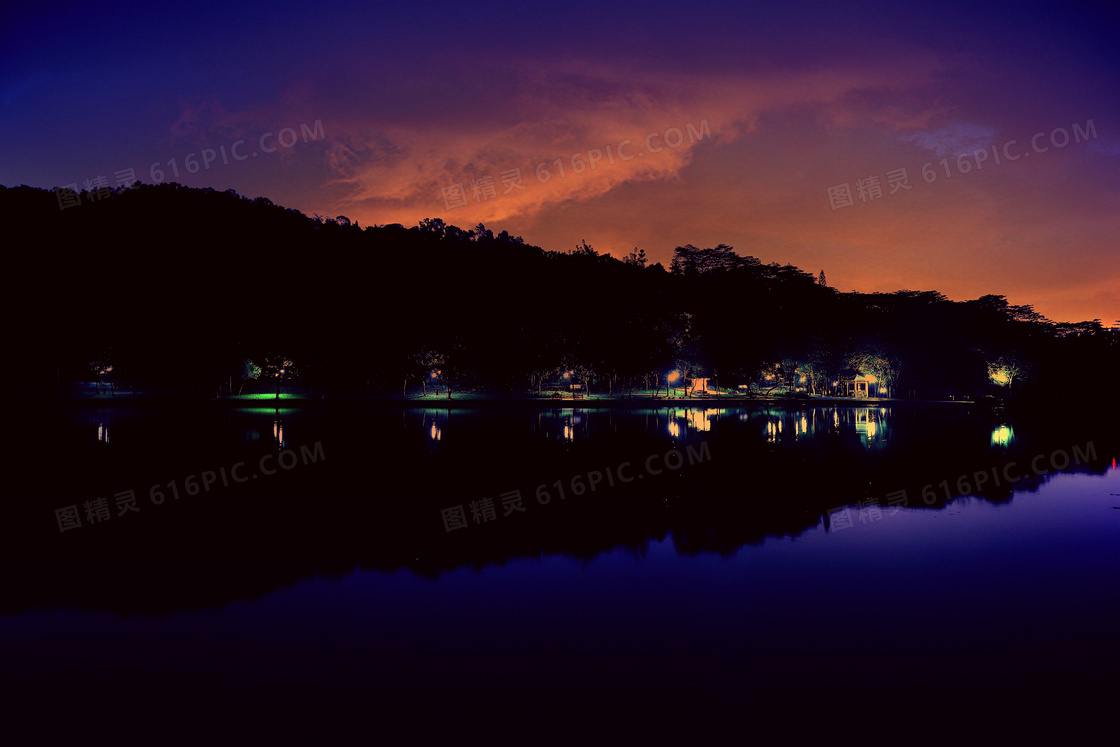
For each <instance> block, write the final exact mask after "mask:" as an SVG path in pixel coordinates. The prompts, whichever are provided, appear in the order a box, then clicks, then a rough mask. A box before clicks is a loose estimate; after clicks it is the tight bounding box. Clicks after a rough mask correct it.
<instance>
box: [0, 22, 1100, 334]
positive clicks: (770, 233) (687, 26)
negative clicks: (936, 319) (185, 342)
mask: <svg viewBox="0 0 1120 747" xmlns="http://www.w3.org/2000/svg"><path fill="white" fill-rule="evenodd" d="M1113 6H1114V4H1112V3H1103V2H1101V3H1090V2H1073V3H1070V2H1062V3H1015V4H999V5H995V4H988V5H985V6H983V7H982V8H977V7H976V4H975V3H963V2H938V3H922V4H915V3H907V4H899V3H861V4H853V5H846V6H840V5H838V4H836V3H804V2H782V3H767V4H753V3H715V4H713V3H704V4H701V5H697V6H687V5H682V4H680V3H659V2H643V3H635V4H632V5H626V6H621V5H614V6H610V7H604V6H602V5H600V4H598V3H570V2H569V3H564V4H562V5H556V4H551V5H548V6H542V7H530V6H529V5H528V4H525V3H509V4H508V5H507V6H506V7H501V6H499V5H496V4H489V5H486V6H484V7H479V6H476V5H474V4H470V3H456V4H451V3H409V4H403V3H398V4H393V5H391V6H390V5H385V6H381V5H379V4H367V3H357V2H354V3H317V4H309V3H288V2H272V3H268V4H257V3H250V4H235V3H208V2H203V3H194V4H191V5H190V6H182V7H181V8H180V7H179V6H175V7H173V8H158V7H154V4H149V3H118V4H111V5H110V6H109V7H106V6H104V5H97V4H89V3H81V4H78V3H67V2H62V3H52V4H46V5H40V6H35V7H31V8H28V9H23V10H15V11H12V10H5V11H4V13H5V22H4V24H3V27H2V28H0V184H4V185H7V186H14V185H19V184H28V185H32V186H38V187H45V188H53V187H56V186H64V185H69V184H76V185H77V186H78V187H79V188H80V187H83V186H85V182H86V180H91V182H93V183H96V181H97V179H98V178H99V177H104V178H105V179H106V180H107V182H108V183H109V184H110V185H111V186H112V185H115V184H116V182H117V180H118V172H124V171H126V170H128V169H132V170H133V172H134V173H135V176H136V178H138V179H140V180H141V181H144V182H151V181H153V180H154V178H153V176H154V175H155V176H158V175H159V174H160V172H162V178H163V179H165V180H174V181H179V182H181V183H183V184H187V185H190V186H199V187H202V186H209V187H214V188H215V189H220V190H224V189H229V188H233V189H236V190H237V191H238V192H240V193H242V194H245V195H247V196H249V197H256V196H258V195H263V196H266V197H269V198H270V199H272V200H273V201H274V202H277V203H280V204H283V205H286V206H289V207H295V208H298V209H300V210H302V211H304V212H306V213H309V214H311V213H318V214H320V215H323V216H330V217H333V216H337V215H347V216H349V217H350V218H351V219H353V220H357V221H359V222H361V223H362V224H363V225H365V224H373V223H378V224H381V223H404V224H406V225H412V224H415V223H416V222H417V221H419V220H420V219H422V218H427V217H440V218H443V219H444V220H446V221H448V222H449V223H454V224H456V225H459V226H463V227H472V226H474V225H475V224H477V223H479V222H485V223H486V224H487V226H488V227H490V228H492V229H494V230H501V229H505V230H508V231H510V232H511V233H514V234H519V235H521V236H523V237H524V238H525V239H526V240H527V241H529V242H530V243H534V244H538V245H540V246H543V247H544V248H546V249H555V250H561V251H566V250H568V249H570V248H572V247H573V246H574V245H575V244H576V243H578V242H579V241H581V240H586V241H587V242H588V243H590V244H591V245H592V246H594V247H596V248H597V249H599V250H602V251H609V252H611V253H612V254H615V255H616V256H617V255H619V254H622V253H625V252H628V251H630V250H631V249H633V248H634V247H635V246H637V247H641V248H643V249H645V251H646V253H647V254H648V255H649V256H650V258H651V259H652V260H654V261H662V262H666V263H667V262H668V260H669V259H670V257H671V255H672V250H673V248H674V247H675V246H678V245H681V244H685V243H691V244H695V245H697V246H711V245H715V244H717V243H727V244H730V245H732V246H734V247H735V248H736V250H737V251H739V252H740V253H743V254H752V255H755V256H757V257H759V258H760V259H762V260H763V261H764V262H775V261H776V262H781V263H786V262H789V263H792V264H795V265H798V266H800V267H801V268H802V269H805V270H808V271H810V272H813V273H816V272H818V271H819V270H822V269H823V270H824V271H825V272H826V274H827V276H828V280H829V284H830V285H833V286H834V287H837V288H839V289H840V290H861V291H892V290H899V289H911V290H939V291H941V292H943V293H945V294H947V295H948V296H949V297H950V298H954V299H958V300H964V299H969V298H976V297H978V296H980V295H983V294H985V293H997V294H1002V295H1006V296H1007V297H1008V299H1009V300H1010V301H1011V302H1012V303H1017V304H1028V303H1029V304H1033V305H1034V306H1035V308H1036V309H1037V310H1038V311H1040V312H1041V313H1043V314H1045V315H1046V316H1048V317H1050V318H1052V319H1054V320H1056V321H1081V320H1086V319H1094V318H1099V319H1101V320H1102V321H1103V322H1104V323H1105V324H1114V323H1116V322H1117V320H1120V242H1118V237H1120V95H1117V91H1120V33H1118V32H1120V10H1113V9H1111V8H1112V7H1113ZM285 128H290V130H285ZM1038 133H1041V135H1039V136H1038V138H1037V139H1035V140H1034V145H1032V138H1035V136H1036V134H1038ZM262 136H263V142H262ZM690 136H691V137H690ZM1067 138H1068V142H1067V141H1066V139H1067ZM647 139H648V144H647ZM239 141H243V142H240V144H239V145H237V148H236V152H234V151H232V150H231V148H232V147H233V146H234V144H235V143H238V142H239ZM626 141H629V142H626ZM620 143H621V144H622V145H621V148H620ZM284 146H290V147H284ZM207 151H211V152H212V153H213V156H212V157H211V158H209V159H208V158H207V155H206V152H207ZM978 151H979V153H978ZM191 154H194V156H193V158H190V156H191ZM961 154H965V155H964V157H959V156H961ZM981 154H983V155H981ZM235 155H236V156H239V157H240V158H242V159H244V160H238V158H236V157H235ZM997 157H998V159H999V162H998V163H997V162H996V159H997ZM557 159H559V163H557ZM943 159H945V160H943ZM172 160H174V165H172V163H171V162H172ZM188 160H189V161H190V164H189V166H190V167H193V166H194V162H195V161H196V160H197V161H198V163H199V164H202V163H203V162H204V160H208V161H209V162H208V163H206V164H205V167H202V166H201V165H200V167H199V168H198V170H197V172H195V173H188ZM591 161H595V163H594V168H590V167H589V163H590V162H591ZM927 164H928V166H926V165H927ZM153 165H155V166H156V168H157V171H155V172H154V175H153V169H152V167H153ZM923 167H925V168H923ZM175 169H177V170H178V171H179V176H178V177H175V176H174V173H173V172H174V170H175ZM546 170H547V181H545V177H546V173H545V171H546ZM901 170H905V177H906V181H905V184H906V185H908V186H909V189H906V188H905V186H903V183H902V182H900V178H901V177H902V176H903V174H902V171H901ZM561 172H562V173H561ZM125 176H126V174H121V175H120V177H119V178H124V177H125ZM518 177H520V179H519V180H518ZM876 180H877V182H878V184H877V185H876V183H875V182H876ZM845 185H846V189H847V192H846V191H845ZM834 188H835V189H834ZM830 190H831V192H830ZM877 190H881V192H879V191H877ZM892 190H893V192H892ZM849 193H850V203H851V204H847V203H848V202H849V198H848V194H849ZM71 209H79V208H71Z"/></svg>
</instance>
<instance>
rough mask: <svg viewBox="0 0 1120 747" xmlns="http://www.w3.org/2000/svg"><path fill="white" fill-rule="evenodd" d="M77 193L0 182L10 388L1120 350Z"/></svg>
mask: <svg viewBox="0 0 1120 747" xmlns="http://www.w3.org/2000/svg"><path fill="white" fill-rule="evenodd" d="M78 197H79V199H80V204H76V205H72V206H67V207H65V208H63V207H60V199H59V196H58V195H57V194H56V193H55V192H52V191H47V190H40V189H33V188H29V187H16V188H5V187H0V215H2V216H3V219H4V223H5V226H6V227H7V228H6V235H5V237H4V243H5V245H6V246H7V247H8V251H7V252H6V255H7V264H8V271H7V273H6V278H7V283H6V285H7V287H6V289H5V297H6V298H7V305H8V308H7V312H8V315H7V316H8V326H9V330H10V331H11V334H10V335H9V338H10V339H9V342H8V345H7V346H6V347H7V356H6V357H7V358H8V364H7V365H6V366H5V369H6V370H5V377H6V378H8V379H10V380H11V382H12V385H13V386H15V387H17V388H18V389H19V390H22V391H24V392H25V393H36V392H40V393H41V392H50V391H53V390H54V389H56V388H57V387H58V386H59V385H60V383H65V382H69V381H81V380H90V379H91V375H92V373H96V372H95V371H92V369H99V370H101V371H105V370H106V369H108V368H109V367H110V366H111V376H112V378H113V380H114V381H117V382H120V383H122V384H129V385H138V386H141V387H144V388H146V389H163V390H168V391H172V390H174V391H194V392H198V391H201V392H216V391H220V390H221V387H222V386H223V385H224V386H226V387H227V389H228V388H229V387H230V385H229V382H230V381H231V380H240V381H244V380H245V379H246V378H247V377H252V376H254V375H258V376H259V374H260V373H261V370H262V367H263V369H264V370H265V371H266V372H267V370H268V369H269V366H279V365H286V367H287V368H286V371H287V372H288V373H289V374H296V375H298V378H299V381H300V382H302V385H304V386H307V387H311V388H313V389H315V390H317V391H323V392H337V393H339V394H344V393H357V392H361V393H365V392H367V391H371V392H382V393H386V394H390V393H396V394H398V395H399V394H400V393H401V392H402V391H403V388H404V387H407V386H408V385H409V384H408V382H409V381H412V382H415V381H418V380H419V379H420V378H422V377H424V376H427V375H429V372H430V370H432V369H433V368H437V369H438V370H439V372H440V374H439V375H440V377H441V380H443V381H445V382H446V383H448V384H451V385H453V386H454V387H455V388H456V389H485V390H493V391H524V390H530V389H533V388H536V387H537V386H538V383H539V382H540V381H542V380H545V381H547V380H548V379H549V377H555V375H556V374H557V372H559V371H562V370H563V371H572V372H574V374H573V375H574V376H576V377H577V378H583V379H585V380H587V381H588V382H589V384H590V385H592V386H594V387H596V388H598V389H599V390H600V391H602V390H606V389H608V388H609V389H611V390H612V391H619V390H621V389H623V388H625V387H626V386H628V385H631V384H641V383H642V382H643V381H644V382H645V383H646V384H647V385H648V383H649V381H650V379H651V377H656V376H658V375H660V376H664V374H665V372H666V371H667V370H669V369H676V370H678V371H681V372H682V373H683V375H684V376H685V377H698V376H707V377H713V378H714V379H716V381H718V382H719V384H720V385H721V386H735V385H738V384H749V385H753V386H759V385H760V382H773V381H786V382H793V381H799V380H800V377H802V376H804V377H806V380H807V382H808V384H807V387H808V388H810V389H812V390H813V391H823V390H824V389H825V388H826V387H827V384H828V383H829V382H831V381H834V380H836V379H838V378H840V377H842V376H845V375H849V374H850V373H851V372H853V371H862V372H864V373H874V374H875V375H876V376H877V378H879V379H880V381H882V382H884V383H885V384H888V385H889V386H890V388H891V389H892V394H894V395H896V396H900V397H918V398H923V397H933V396H939V395H942V394H944V393H945V392H956V393H958V394H961V395H965V394H967V395H970V396H976V395H979V394H982V393H985V392H988V391H992V392H997V393H1000V394H1002V395H1009V394H1010V395H1015V396H1030V395H1032V394H1034V395H1045V396H1048V397H1059V398H1060V397H1063V396H1066V395H1070V394H1074V393H1075V390H1074V388H1073V387H1071V382H1072V380H1073V379H1077V380H1078V384H1079V387H1078V389H1077V390H1076V393H1084V389H1083V387H1084V386H1085V385H1087V384H1088V383H1089V382H1091V381H1097V382H1103V381H1107V380H1109V379H1110V377H1112V378H1114V377H1115V373H1116V371H1117V368H1118V359H1120V329H1118V328H1116V327H1112V328H1109V327H1107V326H1102V325H1101V323H1100V321H1099V320H1094V321H1091V322H1084V323H1080V324H1055V323H1052V322H1049V321H1048V320H1046V319H1044V318H1042V317H1041V316H1039V315H1038V314H1036V313H1035V312H1034V311H1033V310H1032V309H1031V307H1029V306H1012V305H1009V304H1008V303H1007V301H1006V299H1005V298H1003V297H1002V296H995V295H989V296H984V297H982V298H980V299H977V300H972V301H966V302H953V301H949V300H947V299H946V298H945V297H944V296H943V295H941V294H940V293H937V292H934V291H924V292H917V291H907V290H903V291H899V292H896V293H890V294H861V293H840V292H838V291H836V290H834V289H832V288H830V287H828V286H827V285H824V284H822V283H820V282H819V280H818V277H817V276H815V275H814V274H813V273H810V272H804V271H802V270H799V269H798V268H796V267H792V266H790V265H784V266H782V265H777V264H763V263H761V262H760V261H759V260H758V259H756V258H754V257H747V256H740V255H738V254H736V253H735V251H734V250H733V249H732V248H731V247H728V246H724V245H720V246H717V247H711V248H697V247H693V246H691V245H689V246H683V247H678V248H677V249H676V251H675V256H674V260H673V262H672V264H671V266H670V267H669V268H665V267H663V266H662V265H660V264H653V265H650V264H649V263H647V262H646V260H645V256H644V252H641V251H640V250H636V251H635V252H633V253H631V254H630V255H629V256H627V257H625V258H623V259H615V258H613V257H610V256H608V255H604V254H600V253H598V252H596V251H595V250H594V249H593V248H592V247H590V246H588V245H587V244H586V243H584V244H582V245H581V246H579V247H576V248H575V249H574V250H572V251H570V252H547V251H543V250H542V249H540V248H539V247H536V246H532V245H529V244H526V243H525V242H524V241H522V239H520V238H519V237H515V236H510V235H509V234H507V233H506V232H504V231H502V232H500V233H497V234H495V233H493V232H492V231H491V230H488V229H486V228H485V227H483V226H477V227H475V228H474V229H471V230H464V229H461V228H458V227H455V226H451V225H447V224H445V223H443V222H442V221H440V220H438V219H437V220H428V221H423V222H422V223H421V224H420V225H418V226H414V227H411V228H405V227H403V226H400V225H388V226H359V225H357V224H356V223H352V222H351V221H349V220H348V219H347V218H345V217H343V216H339V217H337V218H327V219H323V218H320V217H318V216H316V217H313V218H312V217H308V216H305V215H303V214H302V213H300V212H298V211H296V210H291V209H285V208H283V207H280V206H278V205H274V204H273V203H271V202H270V201H269V200H267V199H264V198H257V199H255V200H251V199H248V198H245V197H242V196H240V195H238V194H236V193H234V192H233V191H232V190H231V191H228V192H217V191H214V190H209V189H191V188H186V187H182V186H181V185H178V184H161V185H157V186H151V185H137V186H134V187H133V188H131V189H123V190H112V191H110V192H109V193H108V194H102V195H101V196H100V198H99V199H94V198H95V197H97V196H96V195H91V194H89V193H82V194H81V195H79V196H78ZM17 226H24V227H25V228H23V229H20V228H17ZM815 269H819V268H815ZM825 269H826V270H827V268H825ZM1090 372H1092V373H1093V374H1094V378H1090V377H1089V373H1090ZM1108 372H1111V374H1109V373H1108ZM993 373H994V374H995V378H993ZM1004 379H1008V380H1006V381H1004ZM1098 386H1103V384H1102V385H1098ZM234 388H236V386H235V387H234Z"/></svg>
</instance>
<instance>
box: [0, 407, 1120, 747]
mask: <svg viewBox="0 0 1120 747" xmlns="http://www.w3.org/2000/svg"><path fill="white" fill-rule="evenodd" d="M17 423H18V430H19V432H20V433H21V434H23V436H24V440H23V441H21V442H20V444H18V445H15V446H13V447H12V448H14V449H15V450H16V451H15V454H16V456H17V459H16V460H15V463H16V464H18V465H20V467H21V469H20V470H18V474H17V476H16V477H15V478H14V479H13V485H12V488H11V492H10V493H8V496H9V497H8V500H7V502H8V504H9V507H10V511H9V515H10V520H9V521H8V522H7V524H6V529H5V532H6V534H5V539H6V540H7V542H6V544H5V546H6V547H7V548H8V553H7V555H6V561H7V562H6V572H5V576H4V578H5V588H6V590H7V592H6V594H5V597H4V600H3V605H2V607H0V651H2V656H3V662H4V664H3V675H2V677H3V683H4V690H3V692H2V693H0V695H2V696H3V700H4V707H5V709H7V710H8V711H9V713H11V714H14V715H15V716H17V717H19V720H17V721H15V722H13V723H16V724H19V726H18V728H19V729H33V730H34V729H40V730H41V729H42V728H43V724H44V723H46V722H45V721H43V720H42V719H47V720H48V722H50V723H54V724H56V727H57V728H59V729H69V730H70V731H72V732H73V733H75V734H82V733H85V734H89V733H91V732H90V729H93V728H94V727H92V726H90V724H94V723H96V724H99V725H100V726H98V727H97V728H98V729H104V730H106V731H105V733H109V732H112V733H116V734H120V735H122V736H123V737H126V738H135V737H143V736H144V735H153V734H159V735H161V736H160V737H159V738H158V739H156V741H175V740H177V739H180V738H181V739H182V740H184V741H190V740H192V739H197V738H201V737H204V736H205V735H207V734H210V735H213V734H214V729H215V728H217V725H219V724H220V725H222V727H221V728H222V729H223V731H222V732H221V733H222V735H223V736H222V738H221V739H218V740H217V741H219V742H225V741H233V739H235V738H238V739H240V738H242V737H239V736H238V735H243V738H253V737H254V736H260V735H262V734H280V735H284V736H286V737H292V738H296V737H299V738H305V739H311V738H322V739H325V740H326V741H328V742H330V741H334V740H332V739H330V738H328V737H329V735H330V734H332V733H336V734H337V733H340V732H339V731H336V730H341V731H345V730H346V729H347V728H349V727H351V726H352V725H354V724H358V725H362V727H363V728H365V729H368V733H369V734H370V735H371V738H374V737H377V736H379V735H380V736H384V737H386V738H389V739H390V741H394V742H395V741H398V740H404V739H408V740H409V741H419V742H426V741H431V740H432V739H444V738H446V739H468V740H471V741H473V740H474V739H476V738H478V739H481V738H483V736H485V735H491V736H494V737H496V738H500V739H502V740H507V741H510V742H511V743H514V742H515V743H551V742H554V741H556V742H559V741H571V740H572V739H583V740H584V741H588V742H591V743H601V742H608V741H619V740H627V739H632V738H635V737H639V736H640V737H655V738H656V737H667V736H669V735H673V736H674V738H687V739H694V740H695V741H700V742H705V741H723V740H730V739H735V740H736V741H741V739H742V737H743V736H744V735H748V736H749V735H757V736H761V735H770V736H776V735H798V734H809V733H813V734H819V735H822V736H823V735H833V736H835V735H837V734H841V733H844V732H845V731H848V732H851V733H858V734H862V735H863V736H864V737H867V738H872V737H873V736H876V735H878V736H883V735H886V734H891V735H894V737H895V738H896V739H898V740H903V741H906V738H907V735H909V736H910V737H911V738H917V737H918V736H920V735H923V734H929V733H930V732H931V730H936V728H941V727H944V728H946V729H949V730H950V731H952V730H954V729H966V728H968V729H973V731H970V732H969V733H970V734H973V735H978V734H979V733H980V732H978V731H975V730H976V729H981V730H990V733H991V735H993V738H998V736H999V735H1001V734H1003V735H1005V736H1006V735H1007V734H1008V733H1010V731H1013V730H1014V729H1016V728H1020V727H1024V725H1025V724H1028V723H1036V722H1037V719H1038V718H1039V717H1040V715H1045V716H1047V717H1048V718H1049V722H1052V723H1053V724H1054V725H1057V726H1058V727H1059V728H1060V729H1062V730H1064V731H1063V733H1067V734H1068V733H1072V732H1071V730H1075V727H1076V726H1077V725H1078V724H1084V723H1085V722H1086V720H1087V718H1088V716H1091V715H1092V713H1093V709H1095V708H1097V706H1096V705H1095V704H1096V703H1098V702H1103V700H1101V699H1107V698H1109V697H1114V696H1115V695H1116V694H1117V692H1118V687H1117V674H1116V672H1117V671H1118V670H1117V665H1118V664H1120V656H1118V651H1120V643H1118V636H1120V628H1118V625H1117V624H1118V623H1120V601H1118V594H1117V590H1118V589H1120V554H1118V552H1117V549H1118V540H1120V509H1118V508H1116V507H1118V506H1120V472H1118V471H1117V469H1116V465H1115V457H1116V455H1117V450H1116V445H1117V442H1116V436H1115V429H1112V428H1110V427H1109V424H1108V423H1107V422H1098V421H1097V420H1096V419H1095V418H1094V417H1092V416H1084V417H1080V418H1073V417H1059V418H1050V419H1042V418H1035V419H1023V418H1018V419H1013V418H1010V417H1009V416H1006V415H1000V414H998V413H995V414H993V413H981V412H969V411H966V410H963V409H959V408H957V409H946V408H924V409H922V408H899V407H891V408H886V407H882V408H880V407H849V408H835V407H802V408H798V407H792V408H765V407H755V408H688V407H676V408H660V409H647V410H638V409H635V410H603V411H596V410H589V409H563V408H560V409H555V410H545V411H536V410H528V409H508V410H501V411H496V410H483V411H457V410H453V411H448V410H443V409H427V410H424V409H412V410H403V411H402V410H375V411H371V412H365V413H360V414H355V413H348V414H343V413H339V412H330V413H327V412H321V411H309V410H308V411H304V410H301V411H295V410H288V411H279V412H278V411H276V410H267V409H260V410H256V411H253V410H242V411H236V410H231V411H227V410H216V411H210V410H202V411H195V412H189V411H183V412H168V411H146V410H143V409H128V408H116V409H111V410H110V409H103V410H97V409H95V408H90V409H78V410H63V411H58V412H53V411H52V412H50V413H35V414H34V417H32V416H30V415H29V416H28V417H27V418H26V419H25V420H23V421H17ZM301 446H302V447H307V448H305V449H304V450H303V451H301V448H300V447H301ZM316 449H317V451H316ZM285 452H289V453H290V454H291V456H289V455H286V454H285ZM308 454H312V455H314V454H317V457H315V461H311V460H310V459H309V458H307V455H308ZM262 460H263V461H262ZM238 463H240V464H241V465H242V466H241V467H240V468H238V470H237V472H238V474H239V475H240V476H241V477H242V478H244V479H245V482H244V483H234V482H233V481H232V479H230V480H229V484H228V485H226V486H223V485H222V484H221V480H220V472H221V470H222V469H223V468H224V469H225V470H226V471H227V473H230V471H232V470H233V468H234V465H236V464H238ZM284 464H287V465H289V467H288V468H286V469H285V468H281V465H284ZM1032 464H1033V465H1034V466H1033V467H1032ZM270 470H271V471H272V472H275V474H272V473H270ZM207 471H211V472H214V473H217V476H216V477H215V479H214V481H213V483H212V484H211V485H209V486H208V488H207V489H206V490H205V491H203V490H201V489H200V490H199V491H198V492H197V494H195V495H188V494H187V492H186V485H187V478H188V477H190V476H191V475H194V476H196V479H195V480H194V481H192V484H201V482H202V480H203V478H202V477H201V475H202V473H204V472H207ZM608 472H609V474H610V477H609V478H608ZM253 475H256V477H253ZM596 475H598V479H596ZM981 476H983V478H982V479H981ZM1011 477H1016V478H1017V479H1015V480H1014V481H1012V480H1011ZM624 478H629V481H624ZM171 482H174V483H175V484H176V488H177V489H178V491H180V495H179V498H177V499H176V498H173V497H172V490H171V488H170V486H169V485H168V483H171ZM612 482H613V484H611V483H612ZM997 483H998V484H997ZM591 484H594V485H595V490H594V491H591V490H589V489H588V486H589V485H591ZM153 486H157V487H158V489H159V493H160V494H161V495H163V501H162V502H161V503H158V504H157V503H155V502H154V501H153V499H152V490H151V489H152V487H153ZM962 488H967V490H965V491H962ZM128 490H132V491H134V492H135V494H136V496H137V498H136V501H135V506H136V509H137V510H135V511H124V512H123V513H118V511H120V510H122V509H121V507H120V506H119V505H117V503H116V500H115V496H116V495H117V494H121V493H124V492H126V491H128ZM518 491H519V493H520V503H514V502H513V500H512V499H513V498H514V497H515V493H516V492H518ZM960 492H968V493H970V495H959V493H960ZM544 493H547V495H548V501H547V503H545V502H543V501H542V498H543V497H544V495H543V494H544ZM561 493H563V496H564V497H563V498H561V497H560V494H561ZM977 493H978V494H977ZM98 497H106V498H107V502H108V505H109V507H110V518H109V519H107V520H101V521H94V522H92V523H91V521H90V520H89V517H88V516H87V513H86V511H85V505H84V503H85V501H88V500H95V499H97V498H98ZM503 498H505V499H508V500H506V501H504V500H503ZM488 499H489V500H490V501H492V506H493V513H492V514H491V513H489V511H488V510H487V503H486V501H487V500H488ZM472 503H473V504H474V505H473V506H472ZM69 505H74V506H76V507H78V509H79V510H78V516H79V519H80V520H81V523H82V526H81V527H80V528H79V527H73V528H70V529H67V530H66V531H60V526H62V525H60V524H59V520H58V516H57V515H56V510H58V509H62V508H65V507H66V506H69ZM514 506H516V507H519V508H520V509H522V510H517V508H516V507H514ZM459 507H462V512H461V513H459V510H458V509H459ZM507 514H508V515H507ZM1074 713H1078V714H1080V716H1079V718H1078V719H1073V718H1072V716H1070V715H1069V714H1074ZM61 714H66V715H65V717H63V716H62V715H61ZM1031 718H1034V719H1036V722H1031V721H1029V719H1031ZM13 728H17V727H13ZM153 730H159V731H158V732H157V731H153ZM900 730H901V731H900ZM301 735H302V736H301ZM227 737H228V739H227ZM153 738H154V737H153Z"/></svg>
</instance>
